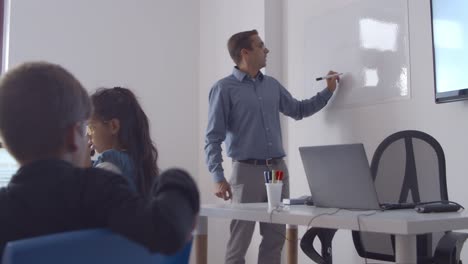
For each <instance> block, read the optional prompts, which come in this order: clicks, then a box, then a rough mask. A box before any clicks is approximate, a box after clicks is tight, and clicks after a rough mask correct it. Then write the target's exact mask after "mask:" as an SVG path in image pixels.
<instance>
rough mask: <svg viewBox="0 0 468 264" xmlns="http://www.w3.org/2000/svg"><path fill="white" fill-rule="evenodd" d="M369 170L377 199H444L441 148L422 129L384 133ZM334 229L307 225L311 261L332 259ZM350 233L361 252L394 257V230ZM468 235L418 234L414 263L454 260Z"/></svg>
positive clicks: (305, 242) (305, 244)
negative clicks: (315, 243)
mask: <svg viewBox="0 0 468 264" xmlns="http://www.w3.org/2000/svg"><path fill="white" fill-rule="evenodd" d="M371 173H372V177H373V179H374V183H375V187H376V190H377V195H378V197H379V201H380V203H403V202H414V203H417V202H429V201H440V200H448V194H447V182H446V174H445V156H444V152H443V150H442V147H441V146H440V144H439V143H438V142H437V141H436V140H435V139H434V138H433V137H431V136H430V135H428V134H426V133H423V132H420V131H414V130H406V131H400V132H397V133H395V134H392V135H390V136H389V137H387V138H386V139H385V140H384V141H383V142H382V143H381V144H380V145H379V146H378V148H377V150H376V151H375V153H374V156H373V158H372V163H371ZM335 232H336V230H332V229H322V228H311V229H310V230H308V231H307V232H306V234H305V235H304V236H303V239H302V240H301V248H302V250H303V251H304V253H305V254H306V255H308V256H309V257H310V258H311V259H312V260H313V261H314V262H316V263H319V264H331V263H332V258H331V239H332V238H333V235H334V233H335ZM318 234H320V235H321V237H325V238H326V239H321V238H320V237H319V236H318ZM352 235H353V241H354V245H355V247H356V250H357V252H358V254H359V255H360V256H361V257H363V258H368V259H375V260H383V261H393V262H394V261H395V237H394V236H393V235H386V234H378V233H369V232H357V231H353V232H352ZM316 237H318V238H319V239H321V241H322V240H323V241H324V242H325V244H322V252H321V253H322V255H319V254H318V252H317V251H316V250H315V249H314V248H313V245H312V243H313V241H314V239H315V238H316ZM467 238H468V234H465V233H458V232H445V233H432V234H425V235H419V236H417V254H418V257H417V261H418V262H417V263H418V264H423V263H424V264H425V263H436V264H442V263H443V264H459V263H461V261H460V252H461V248H462V246H463V243H464V242H465V240H466V239H467Z"/></svg>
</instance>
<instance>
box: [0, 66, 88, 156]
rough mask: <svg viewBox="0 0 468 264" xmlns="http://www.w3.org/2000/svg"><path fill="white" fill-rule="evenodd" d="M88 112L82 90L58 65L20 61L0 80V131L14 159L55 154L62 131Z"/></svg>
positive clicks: (71, 76)
mask: <svg viewBox="0 0 468 264" xmlns="http://www.w3.org/2000/svg"><path fill="white" fill-rule="evenodd" d="M91 111H92V108H91V102H90V99H89V96H88V93H87V92H86V90H85V89H84V88H83V86H82V85H81V84H80V82H79V81H78V80H77V79H76V78H75V77H74V76H73V75H72V74H71V73H70V72H68V71H67V70H65V69H64V68H62V67H61V66H59V65H56V64H51V63H46V62H29V63H24V64H21V65H19V66H18V67H16V68H13V69H11V70H9V71H8V72H7V73H6V74H5V75H4V76H3V77H2V78H1V80H0V134H1V136H2V138H3V142H4V144H5V145H6V147H7V148H8V149H9V151H10V153H11V154H12V155H13V156H14V157H15V158H16V159H17V160H18V161H30V160H37V159H41V158H49V157H53V156H55V155H57V154H58V152H59V151H60V150H61V148H63V147H64V144H65V137H66V133H67V132H66V130H67V129H69V128H70V126H73V125H75V123H77V122H80V121H83V122H84V121H86V120H87V119H88V118H89V117H90V114H91ZM83 131H85V130H84V128H83ZM83 133H85V132H83Z"/></svg>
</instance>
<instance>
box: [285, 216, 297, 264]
mask: <svg viewBox="0 0 468 264" xmlns="http://www.w3.org/2000/svg"><path fill="white" fill-rule="evenodd" d="M286 254H287V255H286V258H287V260H286V263H287V264H297V226H296V225H287V227H286Z"/></svg>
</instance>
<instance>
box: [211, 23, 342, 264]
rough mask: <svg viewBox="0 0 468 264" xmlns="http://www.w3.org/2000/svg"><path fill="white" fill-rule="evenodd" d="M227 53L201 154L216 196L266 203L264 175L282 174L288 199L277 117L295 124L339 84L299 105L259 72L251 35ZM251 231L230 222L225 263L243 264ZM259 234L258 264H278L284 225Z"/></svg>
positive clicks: (260, 59) (261, 60)
mask: <svg viewBox="0 0 468 264" xmlns="http://www.w3.org/2000/svg"><path fill="white" fill-rule="evenodd" d="M228 50H229V54H230V55H231V58H232V59H233V61H234V63H235V64H236V66H235V67H234V69H233V72H232V74H231V75H229V76H227V77H226V78H223V79H221V80H219V81H218V82H216V83H215V84H214V85H213V87H212V89H211V91H210V95H209V112H208V127H207V131H206V145H205V152H206V162H207V165H208V169H209V171H210V173H211V174H212V176H213V180H214V182H215V191H214V192H215V195H216V196H217V197H219V198H222V199H224V200H229V199H232V201H233V202H236V203H253V202H266V201H267V195H266V189H265V181H264V178H263V172H264V171H265V170H282V171H284V178H283V190H282V196H283V197H289V175H288V171H287V167H286V164H285V163H284V160H283V157H284V156H285V152H284V149H283V143H282V138H281V127H280V118H279V113H280V112H281V113H283V114H285V115H287V116H290V117H292V118H294V119H296V120H300V119H302V118H304V117H308V116H310V115H312V114H314V113H316V112H318V111H319V110H320V109H322V108H323V107H324V106H325V105H326V104H327V102H328V100H329V99H330V98H331V96H332V95H333V92H334V91H335V89H336V85H337V81H338V80H339V79H338V77H333V78H330V79H327V88H325V89H324V90H322V91H321V92H319V93H318V94H317V95H316V96H314V97H312V98H310V99H306V100H302V101H298V100H296V99H294V98H293V97H292V96H291V94H290V93H289V92H288V91H287V90H286V89H285V88H284V87H283V86H282V85H281V84H280V83H279V82H278V81H277V80H276V79H274V78H272V77H270V76H267V75H264V74H262V72H260V69H262V68H263V67H265V66H266V57H267V54H268V52H269V50H268V49H267V48H266V47H265V45H264V43H263V41H262V39H261V38H260V37H259V36H258V32H257V31H256V30H252V31H245V32H240V33H237V34H234V35H233V36H232V37H231V38H230V39H229V41H228ZM334 73H335V72H333V71H330V72H329V74H334ZM223 141H224V142H225V143H226V147H227V155H228V156H229V157H231V158H232V159H233V172H232V175H231V178H230V181H229V183H228V182H227V181H226V178H225V176H224V170H223V168H222V162H223V159H222V154H221V151H222V150H221V144H222V142H223ZM254 228H255V222H249V221H240V220H233V221H232V222H231V226H230V231H231V237H230V239H229V242H228V245H227V253H226V263H227V264H234V263H245V253H246V252H247V249H248V247H249V244H250V241H251V239H252V235H253V231H254ZM260 234H261V235H262V237H263V239H262V242H261V244H260V248H259V254H258V263H260V264H266V263H268V264H272V263H280V261H281V250H282V247H283V244H284V238H285V236H284V234H285V226H284V225H278V224H269V223H260Z"/></svg>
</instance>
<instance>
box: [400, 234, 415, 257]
mask: <svg viewBox="0 0 468 264" xmlns="http://www.w3.org/2000/svg"><path fill="white" fill-rule="evenodd" d="M416 249H417V246H416V235H395V261H396V263H398V264H416V261H417V251H416Z"/></svg>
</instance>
